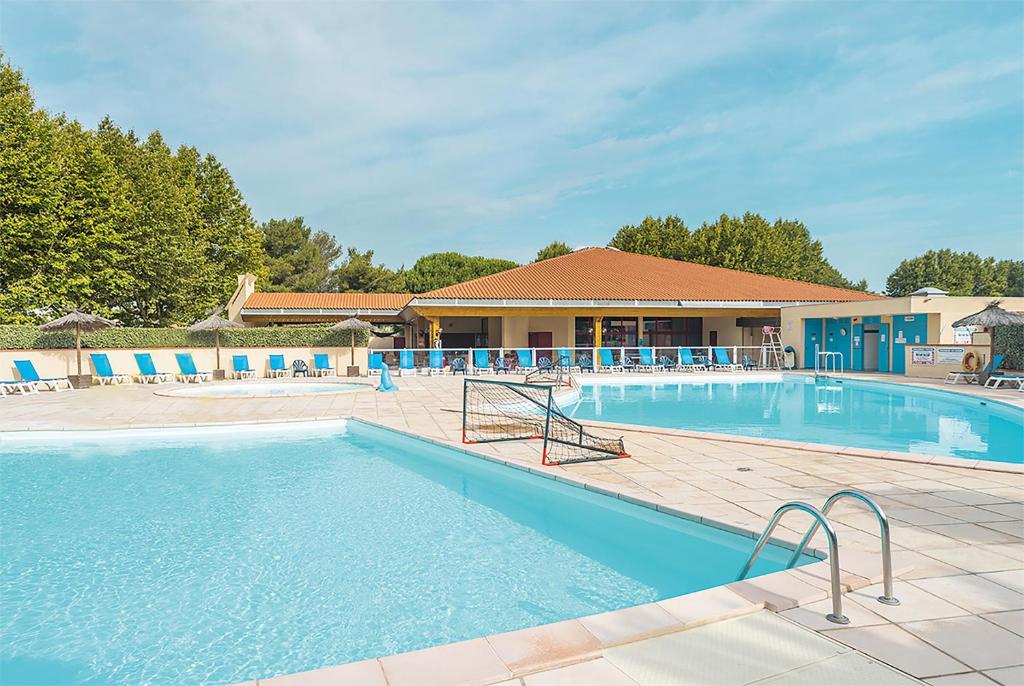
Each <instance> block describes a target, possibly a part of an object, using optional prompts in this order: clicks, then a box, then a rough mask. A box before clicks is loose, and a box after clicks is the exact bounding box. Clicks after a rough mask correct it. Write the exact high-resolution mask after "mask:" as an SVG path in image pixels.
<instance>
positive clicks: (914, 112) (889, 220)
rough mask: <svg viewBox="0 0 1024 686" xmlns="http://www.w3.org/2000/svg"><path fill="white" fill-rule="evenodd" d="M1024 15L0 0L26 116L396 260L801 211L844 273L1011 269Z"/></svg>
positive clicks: (791, 8) (1020, 187)
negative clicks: (212, 180)
mask: <svg viewBox="0 0 1024 686" xmlns="http://www.w3.org/2000/svg"><path fill="white" fill-rule="evenodd" d="M1022 10H1024V3H1020V2H1015V1H1011V2H995V3H986V2H969V3H957V2H939V3H931V4H928V3H916V2H894V3H878V4H875V3H861V2H855V3H854V2H851V3H845V2H793V3H790V2H760V3H752V4H746V3H740V2H727V3H714V4H699V3H671V2H657V3H651V4H644V3H637V2H629V3H626V2H621V3H608V2H602V3H592V2H555V3H544V2H530V3H508V2H502V3H485V2H473V3H445V4H441V3H428V2H415V3H398V2H377V3H339V2H316V3H313V2H285V1H281V2H262V3H238V2H214V1H209V2H187V3H171V2H159V1H148V2H134V3H109V2H96V1H91V2H48V1H46V0H33V1H32V2H23V1H20V0H3V2H0V47H2V49H3V51H4V52H5V55H6V58H7V59H9V60H10V61H11V62H13V63H14V65H15V66H17V67H18V68H20V69H22V70H23V72H24V74H25V77H26V78H27V80H28V81H29V83H30V85H31V86H32V88H33V91H34V93H35V95H36V98H37V103H38V104H39V106H41V107H44V108H45V109H47V110H49V111H51V112H54V113H57V112H64V113H66V114H67V115H68V116H71V117H74V118H76V119H78V120H79V121H81V122H82V123H83V124H85V125H88V126H95V125H96V123H97V122H98V121H99V120H100V119H101V118H102V117H103V116H104V115H107V114H109V115H110V116H111V117H112V118H113V119H114V121H115V122H116V123H118V124H119V125H120V126H121V127H122V128H126V129H133V130H135V131H136V132H137V133H139V134H140V135H145V134H147V133H149V132H150V131H152V130H155V129H157V130H159V131H160V132H161V133H162V134H163V135H164V137H165V138H166V139H167V141H168V142H169V143H170V144H171V145H178V144H191V145H195V146H197V147H198V148H199V149H200V150H202V151H203V152H209V153H212V154H214V155H216V156H217V158H218V159H220V160H221V161H222V162H223V163H225V165H226V166H227V167H228V169H229V170H230V171H231V173H232V175H233V176H234V178H235V181H236V182H237V184H238V186H239V187H240V189H241V190H242V192H243V194H244V196H245V198H246V201H247V202H248V204H249V206H250V207H251V208H252V211H253V214H254V216H255V217H256V219H257V221H264V220H266V219H270V218H279V217H292V216H297V215H301V216H303V217H305V218H306V221H307V223H309V224H310V225H311V226H313V227H315V228H318V229H324V230H326V231H328V232H330V233H332V234H334V235H335V236H337V238H338V239H339V241H340V242H341V244H342V245H343V246H345V247H349V246H356V247H358V248H360V249H373V250H374V251H375V255H376V256H377V258H379V259H380V260H382V261H383V262H384V263H386V264H389V265H391V266H394V267H397V266H399V265H402V264H405V265H406V266H410V265H411V264H412V263H413V262H414V261H415V259H416V258H417V257H418V256H419V255H422V254H425V253H428V252H436V251H443V250H457V251H460V252H465V253H470V254H480V255H488V256H494V257H505V258H509V259H514V260H517V261H527V260H530V259H532V258H533V256H534V255H535V253H536V251H537V250H538V249H539V248H541V247H542V246H544V245H546V244H547V243H548V242H550V241H552V240H561V241H564V242H566V243H568V244H569V245H570V246H573V247H576V246H581V245H604V244H606V243H607V241H608V240H609V239H610V238H611V236H612V235H614V233H615V231H616V230H617V229H618V228H619V227H620V226H622V225H623V224H627V223H637V222H639V221H640V220H642V219H643V218H644V217H645V216H647V215H652V216H662V215H666V214H677V215H679V216H681V217H682V218H683V219H684V220H685V222H686V223H687V225H688V226H690V227H691V228H696V227H698V226H699V225H700V224H701V223H702V222H705V221H714V220H715V219H716V218H717V217H718V216H719V215H720V214H722V213H728V214H742V213H743V212H745V211H753V212H758V213H761V214H762V215H765V216H767V217H769V218H775V217H785V218H792V219H799V220H801V221H803V222H804V223H805V224H807V226H808V228H809V229H810V230H811V232H812V234H813V235H814V236H815V238H818V239H819V240H821V241H822V243H823V244H824V249H825V255H826V257H827V258H828V259H829V260H830V261H831V262H832V263H833V264H834V265H836V266H837V267H838V268H839V269H840V270H841V271H842V272H843V273H844V274H845V275H846V276H847V277H849V278H851V279H852V280H858V279H860V278H867V279H868V281H869V284H870V286H871V287H872V288H874V289H882V288H884V284H885V277H886V276H887V275H888V274H889V273H890V272H891V271H892V269H893V268H894V267H895V266H896V265H897V264H898V263H899V261H900V260H901V259H903V258H905V257H910V256H914V255H918V254H920V253H922V252H924V251H925V250H929V249H938V248H947V247H948V248H953V249H957V250H974V251H976V252H979V253H981V254H983V255H993V256H996V257H1012V258H1016V259H1021V258H1024V177H1022V171H1024V170H1022V167H1024V11H1022Z"/></svg>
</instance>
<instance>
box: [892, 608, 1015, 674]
mask: <svg viewBox="0 0 1024 686" xmlns="http://www.w3.org/2000/svg"><path fill="white" fill-rule="evenodd" d="M902 626H903V628H904V629H906V630H907V631H909V632H910V633H912V634H914V635H915V636H917V637H918V638H922V639H924V640H925V641H927V642H928V643H930V644H931V645H933V646H935V647H936V648H938V649H939V650H941V651H942V652H944V653H946V654H947V655H951V656H952V657H954V658H956V659H957V660H959V661H960V662H963V663H964V664H965V665H967V666H969V667H971V668H973V669H979V670H981V669H997V668H999V667H1011V666H1013V665H1016V664H1020V663H1021V662H1022V661H1024V640H1022V639H1021V637H1020V636H1018V635H1017V634H1015V633H1013V632H1010V631H1007V630H1006V629H1003V628H1002V627H999V626H996V625H994V624H991V623H989V622H986V621H985V620H984V619H982V618H981V617H953V618H951V619H933V620H928V621H925V622H909V623H907V624H903V625H902Z"/></svg>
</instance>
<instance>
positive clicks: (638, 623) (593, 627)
mask: <svg viewBox="0 0 1024 686" xmlns="http://www.w3.org/2000/svg"><path fill="white" fill-rule="evenodd" d="M579 621H580V623H581V624H582V625H583V627H584V628H585V629H586V630H587V631H589V632H590V633H591V634H593V635H594V636H595V637H596V638H597V639H598V640H599V641H600V642H601V645H603V646H614V645H618V644H620V643H623V642H625V641H632V640H636V639H638V638H640V637H642V636H649V635H654V634H658V633H664V632H665V631H668V630H670V629H672V628H676V627H679V626H680V621H679V620H678V619H676V618H675V617H673V616H672V615H671V614H669V613H668V612H667V611H666V610H664V609H663V608H662V607H660V606H659V605H657V604H656V603H649V604H647V605H637V606H636V607H627V608H624V609H622V610H615V611H613V612H605V613H602V614H599V615H591V616H589V617H582V618H580V620H579Z"/></svg>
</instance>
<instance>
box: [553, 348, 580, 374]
mask: <svg viewBox="0 0 1024 686" xmlns="http://www.w3.org/2000/svg"><path fill="white" fill-rule="evenodd" d="M555 355H557V356H558V362H557V363H556V364H557V365H558V366H560V367H561V368H562V369H565V370H566V371H570V372H572V371H577V372H578V371H580V366H579V365H578V364H573V361H572V351H571V350H569V349H568V348H559V349H558V350H556V351H555Z"/></svg>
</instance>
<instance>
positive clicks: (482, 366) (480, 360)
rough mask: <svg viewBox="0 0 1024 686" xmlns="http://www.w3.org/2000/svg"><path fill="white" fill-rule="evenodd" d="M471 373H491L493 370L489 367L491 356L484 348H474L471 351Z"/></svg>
mask: <svg viewBox="0 0 1024 686" xmlns="http://www.w3.org/2000/svg"><path fill="white" fill-rule="evenodd" d="M473 373H474V374H493V373H494V370H493V369H491V357H490V353H489V352H488V351H486V350H474V351H473Z"/></svg>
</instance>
